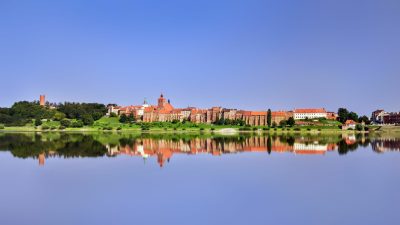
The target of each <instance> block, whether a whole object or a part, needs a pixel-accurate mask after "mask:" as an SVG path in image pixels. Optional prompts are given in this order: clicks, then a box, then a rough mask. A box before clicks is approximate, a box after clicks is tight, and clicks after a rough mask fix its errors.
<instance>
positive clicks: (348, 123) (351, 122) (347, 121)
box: [345, 120, 356, 125]
mask: <svg viewBox="0 0 400 225" xmlns="http://www.w3.org/2000/svg"><path fill="white" fill-rule="evenodd" d="M345 124H346V125H350V124H356V122H355V121H354V120H346V123H345Z"/></svg>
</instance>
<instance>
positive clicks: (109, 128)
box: [103, 127, 112, 130]
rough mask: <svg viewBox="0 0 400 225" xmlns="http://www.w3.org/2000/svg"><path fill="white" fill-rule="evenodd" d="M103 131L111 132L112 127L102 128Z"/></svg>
mask: <svg viewBox="0 0 400 225" xmlns="http://www.w3.org/2000/svg"><path fill="white" fill-rule="evenodd" d="M103 130H112V127H103Z"/></svg>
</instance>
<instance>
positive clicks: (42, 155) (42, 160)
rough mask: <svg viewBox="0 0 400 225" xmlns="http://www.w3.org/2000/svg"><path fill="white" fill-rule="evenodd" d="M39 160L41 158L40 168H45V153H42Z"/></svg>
mask: <svg viewBox="0 0 400 225" xmlns="http://www.w3.org/2000/svg"><path fill="white" fill-rule="evenodd" d="M38 158H39V166H44V161H45V155H44V153H41V154H40V155H39V157H38Z"/></svg>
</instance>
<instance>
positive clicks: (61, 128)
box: [58, 125, 66, 130]
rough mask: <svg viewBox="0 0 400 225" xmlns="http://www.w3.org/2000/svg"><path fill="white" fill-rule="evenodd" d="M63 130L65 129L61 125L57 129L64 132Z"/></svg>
mask: <svg viewBox="0 0 400 225" xmlns="http://www.w3.org/2000/svg"><path fill="white" fill-rule="evenodd" d="M65 128H66V127H64V126H62V125H61V126H60V127H58V129H60V130H65Z"/></svg>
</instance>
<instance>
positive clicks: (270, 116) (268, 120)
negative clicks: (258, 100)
mask: <svg viewBox="0 0 400 225" xmlns="http://www.w3.org/2000/svg"><path fill="white" fill-rule="evenodd" d="M271 122H272V112H271V109H268V112H267V124H268V127H271Z"/></svg>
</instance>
